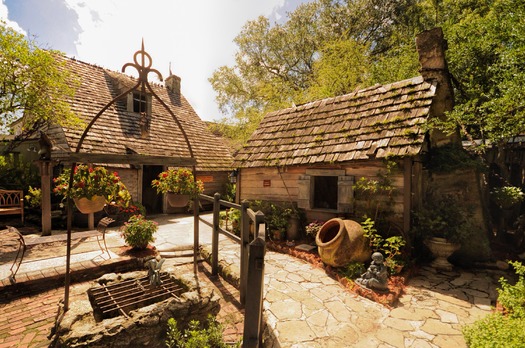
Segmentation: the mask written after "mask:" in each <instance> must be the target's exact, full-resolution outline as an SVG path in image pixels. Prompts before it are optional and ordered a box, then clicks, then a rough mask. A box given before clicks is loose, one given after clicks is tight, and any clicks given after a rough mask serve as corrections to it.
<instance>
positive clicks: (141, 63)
mask: <svg viewBox="0 0 525 348" xmlns="http://www.w3.org/2000/svg"><path fill="white" fill-rule="evenodd" d="M139 58H140V59H139ZM152 64H153V60H152V58H151V56H150V55H149V53H147V52H146V51H145V50H144V40H142V44H141V49H140V50H139V51H137V52H135V54H134V55H133V63H126V64H124V65H123V66H122V72H125V71H126V69H127V68H128V67H132V68H135V69H136V70H137V71H138V74H139V76H138V80H137V83H136V84H135V85H134V86H133V87H131V88H129V89H127V90H125V91H124V92H122V93H120V94H119V95H118V96H116V97H115V98H113V99H112V100H111V101H110V102H109V103H107V104H106V105H105V106H104V107H103V108H102V109H100V111H99V112H98V113H97V114H96V115H95V116H94V117H93V119H92V120H91V121H90V122H89V124H88V125H87V126H86V128H85V129H84V132H83V133H82V135H81V136H80V139H79V141H78V143H77V146H76V148H75V154H78V153H79V152H80V149H81V148H82V144H83V142H84V140H85V138H86V136H87V134H88V133H89V130H90V129H91V127H93V125H94V124H95V122H96V121H97V120H98V119H99V118H100V116H102V114H103V113H104V112H105V111H106V110H107V109H108V108H109V107H110V106H111V105H113V104H115V103H116V102H117V101H118V100H120V99H121V98H123V97H124V96H126V95H128V93H131V92H133V91H136V90H138V89H139V88H140V91H141V93H146V90H147V91H149V92H150V93H151V95H152V96H153V97H154V98H155V100H157V101H158V102H159V103H160V104H161V105H162V106H163V107H164V109H166V111H168V113H169V114H170V115H171V117H172V118H173V120H174V121H175V123H176V124H177V126H178V127H179V129H180V131H181V133H182V135H183V137H184V141H185V142H186V145H187V146H188V150H189V153H190V159H194V155H193V149H192V147H191V143H190V141H189V138H188V135H187V134H186V131H185V130H184V128H183V127H182V124H181V122H180V121H179V120H178V119H177V117H176V116H175V114H174V113H173V111H172V110H171V109H170V108H169V107H168V105H167V104H166V103H165V102H164V101H163V100H162V99H161V98H160V97H159V96H158V95H157V93H155V91H154V90H153V88H152V87H151V85H150V84H149V82H148V75H149V74H150V73H154V74H156V75H157V77H158V78H159V80H160V81H163V78H162V74H161V73H160V72H159V71H158V70H157V69H153V68H152V67H151V66H152ZM76 165H77V162H76V160H73V161H72V163H71V173H70V176H69V187H68V190H69V189H71V187H72V185H73V174H74V168H75V166H76ZM192 172H193V178H194V180H196V178H197V176H196V172H195V164H193V165H192ZM67 207H68V212H67V244H66V276H65V291H64V312H66V311H67V310H68V309H69V285H70V282H71V276H70V271H71V269H70V263H71V227H72V220H73V217H72V214H73V213H72V211H73V202H72V199H71V197H70V196H69V195H68V196H67Z"/></svg>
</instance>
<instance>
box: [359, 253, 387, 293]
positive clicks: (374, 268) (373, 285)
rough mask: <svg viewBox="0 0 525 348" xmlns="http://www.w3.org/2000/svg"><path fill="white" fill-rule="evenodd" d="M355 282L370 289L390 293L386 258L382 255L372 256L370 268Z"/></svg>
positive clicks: (375, 254) (374, 254)
mask: <svg viewBox="0 0 525 348" xmlns="http://www.w3.org/2000/svg"><path fill="white" fill-rule="evenodd" d="M355 282H356V283H357V284H359V285H361V286H364V287H366V288H368V289H372V290H378V291H388V269H387V267H386V266H385V265H384V258H383V255H382V254H381V253H378V252H375V253H373V254H372V262H371V263H370V267H368V269H367V271H366V272H365V273H363V274H362V275H361V277H360V278H357V279H356V280H355Z"/></svg>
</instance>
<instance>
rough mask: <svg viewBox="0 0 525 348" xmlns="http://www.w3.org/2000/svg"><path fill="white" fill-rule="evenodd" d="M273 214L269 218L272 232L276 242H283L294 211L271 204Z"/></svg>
mask: <svg viewBox="0 0 525 348" xmlns="http://www.w3.org/2000/svg"><path fill="white" fill-rule="evenodd" d="M270 209H271V213H270V216H269V217H268V219H269V225H270V231H271V232H272V237H273V239H275V240H283V239H284V237H285V235H286V230H287V228H288V223H289V219H290V216H291V214H292V209H290V208H283V207H281V206H278V205H276V204H270Z"/></svg>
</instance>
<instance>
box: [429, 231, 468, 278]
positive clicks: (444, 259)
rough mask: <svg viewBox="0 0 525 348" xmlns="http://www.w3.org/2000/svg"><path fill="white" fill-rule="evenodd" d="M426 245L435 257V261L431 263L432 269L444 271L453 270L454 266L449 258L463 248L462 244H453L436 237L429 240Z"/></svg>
mask: <svg viewBox="0 0 525 348" xmlns="http://www.w3.org/2000/svg"><path fill="white" fill-rule="evenodd" d="M425 245H426V246H427V247H428V248H429V249H430V252H431V253H432V255H434V257H435V259H434V261H432V263H431V265H432V267H434V268H435V269H439V270H443V271H451V270H452V268H453V267H454V266H453V265H452V264H451V263H450V262H448V258H449V256H450V255H452V254H453V253H454V252H455V251H457V250H459V248H460V247H461V245H460V244H455V243H451V242H449V241H447V240H446V239H445V238H437V237H434V238H430V239H427V240H426V241H425Z"/></svg>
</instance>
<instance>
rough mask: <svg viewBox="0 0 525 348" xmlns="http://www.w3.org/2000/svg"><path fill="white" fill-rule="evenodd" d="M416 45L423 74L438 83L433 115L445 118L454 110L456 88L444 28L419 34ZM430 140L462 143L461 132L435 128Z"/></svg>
mask: <svg viewBox="0 0 525 348" xmlns="http://www.w3.org/2000/svg"><path fill="white" fill-rule="evenodd" d="M416 47H417V53H418V54H419V64H420V65H421V69H420V73H421V76H423V78H424V79H425V81H427V82H429V83H437V87H436V96H435V97H434V100H433V102H432V108H431V115H432V116H431V117H438V118H440V119H445V118H446V115H445V112H447V111H452V109H453V108H454V90H453V88H452V83H451V80H450V73H449V71H448V66H447V61H446V59H445V51H446V49H447V42H446V40H445V39H444V37H443V30H442V29H441V28H434V29H430V30H425V31H424V32H422V33H420V34H418V35H417V36H416ZM430 141H431V144H432V146H440V145H445V144H450V143H455V144H461V142H460V136H459V132H456V134H454V135H452V136H450V135H446V134H444V133H443V132H441V131H438V130H434V131H432V133H431V134H430Z"/></svg>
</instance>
